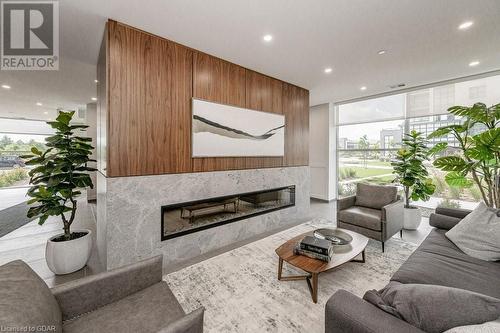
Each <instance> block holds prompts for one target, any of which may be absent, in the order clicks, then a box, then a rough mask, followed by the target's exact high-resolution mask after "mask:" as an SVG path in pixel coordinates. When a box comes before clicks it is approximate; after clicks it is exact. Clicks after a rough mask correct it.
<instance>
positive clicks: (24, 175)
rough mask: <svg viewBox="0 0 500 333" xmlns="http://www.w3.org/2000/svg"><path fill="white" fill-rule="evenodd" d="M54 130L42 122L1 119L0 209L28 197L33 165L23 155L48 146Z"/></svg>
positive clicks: (42, 149)
mask: <svg viewBox="0 0 500 333" xmlns="http://www.w3.org/2000/svg"><path fill="white" fill-rule="evenodd" d="M51 133H52V129H51V128H50V127H49V126H48V125H47V124H46V123H45V122H43V121H35V120H20V119H7V118H1V119H0V210H2V209H4V208H7V207H9V206H12V205H15V204H18V203H21V202H23V201H25V200H27V199H26V189H27V186H28V182H29V176H28V172H29V169H30V167H28V166H26V165H25V164H24V160H23V159H22V158H21V157H20V156H22V155H26V154H29V153H30V150H31V147H36V148H38V149H39V150H41V151H44V150H45V149H46V146H45V138H46V137H47V136H48V135H50V134H51Z"/></svg>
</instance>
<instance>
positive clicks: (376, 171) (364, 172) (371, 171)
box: [340, 166, 392, 178]
mask: <svg viewBox="0 0 500 333" xmlns="http://www.w3.org/2000/svg"><path fill="white" fill-rule="evenodd" d="M340 169H341V170H342V169H350V170H354V171H355V172H356V177H354V178H366V177H373V176H380V175H390V174H391V173H392V171H391V170H389V169H380V168H370V167H368V168H363V167H357V166H356V167H351V166H349V167H341V168H340Z"/></svg>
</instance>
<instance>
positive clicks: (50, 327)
mask: <svg viewBox="0 0 500 333" xmlns="http://www.w3.org/2000/svg"><path fill="white" fill-rule="evenodd" d="M55 331H56V326H55V325H37V326H27V325H26V326H3V325H2V326H0V332H37V333H38V332H55Z"/></svg>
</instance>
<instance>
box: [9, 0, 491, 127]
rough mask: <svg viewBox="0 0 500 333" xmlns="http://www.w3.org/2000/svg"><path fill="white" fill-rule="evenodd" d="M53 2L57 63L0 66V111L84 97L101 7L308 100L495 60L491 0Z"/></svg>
mask: <svg viewBox="0 0 500 333" xmlns="http://www.w3.org/2000/svg"><path fill="white" fill-rule="evenodd" d="M60 11H61V13H60V21H61V29H60V34H61V45H60V47H61V61H62V64H61V67H62V68H61V70H60V71H59V72H57V73H53V72H24V73H22V72H0V83H1V84H4V83H7V84H10V85H11V86H12V89H11V90H9V91H4V90H2V89H0V116H5V115H7V114H6V112H15V113H17V114H28V115H29V117H31V118H33V117H39V118H40V117H41V118H43V117H44V116H43V112H40V111H41V110H39V107H35V106H34V104H35V103H36V102H37V101H42V102H43V103H44V106H48V107H50V108H52V109H53V108H55V107H56V106H62V107H66V108H74V107H77V106H78V105H82V104H85V103H88V102H90V97H92V96H95V85H94V82H93V79H94V76H95V64H96V62H97V54H98V50H99V45H100V42H101V38H102V33H103V28H104V23H105V21H106V19H107V18H108V17H109V18H112V19H115V20H118V21H122V22H124V23H127V24H129V25H132V26H135V27H138V28H141V29H143V30H146V31H149V32H152V33H155V34H157V35H160V36H163V37H166V38H169V39H172V40H175V41H177V42H180V43H182V44H184V45H187V46H190V47H192V48H195V49H199V50H202V51H205V52H207V53H210V54H213V55H215V56H218V57H220V58H223V59H226V60H229V61H232V62H234V63H237V64H240V65H242V66H245V67H248V68H251V69H254V70H257V71H259V72H262V73H266V74H268V75H271V76H274V77H277V78H279V79H282V80H284V81H288V82H292V83H295V84H297V85H299V86H302V87H304V88H307V89H310V91H311V105H316V104H319V103H323V102H328V101H332V102H335V101H343V100H347V99H353V98H358V97H362V96H369V95H373V94H378V93H382V92H386V91H389V90H390V89H389V88H388V86H389V85H392V84H396V83H405V84H406V86H407V87H412V86H419V85H422V84H427V83H432V82H436V81H442V80H446V79H452V78H457V77H462V76H468V75H473V74H478V73H483V72H487V71H491V70H497V69H500V23H499V20H498V18H499V17H500V1H498V0H480V1H471V0H439V1H436V0H418V1H415V0H302V1H298V0H273V1H270V0H212V1H207V0H189V1H186V0H169V1H166V0H149V1H137V0H85V1H83V0H60ZM466 20H472V21H474V25H473V26H472V27H471V28H470V29H469V30H466V31H459V30H458V29H457V27H458V25H459V24H460V23H462V22H464V21H466ZM264 34H272V35H273V36H274V39H273V40H272V42H271V43H269V44H266V43H264V42H263V41H262V36H263V35H264ZM381 49H384V50H387V53H386V54H384V55H378V54H377V52H378V51H379V50H381ZM472 60H478V61H480V62H481V63H480V65H479V66H476V67H469V66H468V64H469V62H470V61H472ZM325 67H332V68H333V71H332V72H331V73H330V74H325V73H324V72H323V70H324V68H325ZM361 86H366V87H367V89H366V90H365V91H360V89H359V88H360V87H361ZM45 100H46V102H45ZM11 101H12V102H11ZM13 110H14V111H13ZM10 116H12V114H10Z"/></svg>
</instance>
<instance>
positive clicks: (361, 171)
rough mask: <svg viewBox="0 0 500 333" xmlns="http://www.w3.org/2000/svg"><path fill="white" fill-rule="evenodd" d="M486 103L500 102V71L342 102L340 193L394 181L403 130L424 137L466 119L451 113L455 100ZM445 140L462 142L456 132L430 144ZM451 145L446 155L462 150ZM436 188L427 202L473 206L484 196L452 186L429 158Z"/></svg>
mask: <svg viewBox="0 0 500 333" xmlns="http://www.w3.org/2000/svg"><path fill="white" fill-rule="evenodd" d="M476 102H483V103H485V104H487V105H488V106H490V105H493V104H496V103H499V102H500V75H499V76H492V77H486V78H482V79H477V80H470V81H465V82H460V83H454V84H447V85H443V86H438V87H434V88H428V89H420V90H416V91H411V92H408V93H404V94H397V95H392V96H385V97H381V98H376V99H369V100H365V101H361V102H354V103H349V104H342V105H339V106H338V107H337V115H338V116H337V133H338V140H337V155H338V156H337V157H338V158H337V160H338V168H337V169H338V174H337V179H338V184H339V186H338V195H339V197H343V196H347V195H351V194H353V193H355V191H356V183H358V182H365V183H372V184H389V183H391V182H392V181H393V180H394V175H393V174H392V171H393V170H392V167H391V164H390V161H391V159H392V158H393V157H394V154H395V153H396V151H397V150H398V149H399V148H400V147H401V140H402V138H403V136H404V133H409V132H410V131H412V130H415V131H417V132H421V133H423V134H424V135H425V136H427V135H429V134H430V133H432V132H433V131H434V130H435V129H437V128H439V127H442V126H446V125H451V124H459V123H461V122H462V121H463V119H462V118H461V117H456V116H454V115H452V114H450V113H448V112H447V109H448V108H449V107H450V106H453V105H472V104H474V103H476ZM441 141H446V142H448V144H449V146H451V147H453V146H457V142H455V140H454V137H453V136H452V135H449V136H448V137H442V138H437V139H432V140H430V146H433V145H435V144H436V143H438V142H441ZM457 153H458V150H457V149H453V148H449V149H448V150H446V151H445V152H443V154H457ZM427 166H428V170H429V173H430V177H432V179H433V180H434V183H435V184H436V192H435V194H434V197H433V198H431V200H430V204H427V205H428V206H429V205H430V206H437V205H439V204H448V205H451V206H455V207H456V206H461V207H464V208H470V207H471V205H470V204H469V203H470V202H478V201H479V200H480V198H481V196H480V193H479V189H478V188H477V187H472V188H470V189H458V188H454V187H450V186H448V184H447V183H446V182H445V181H444V173H443V172H442V171H440V170H438V169H436V168H435V167H434V166H433V165H432V161H430V162H428V163H427Z"/></svg>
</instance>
